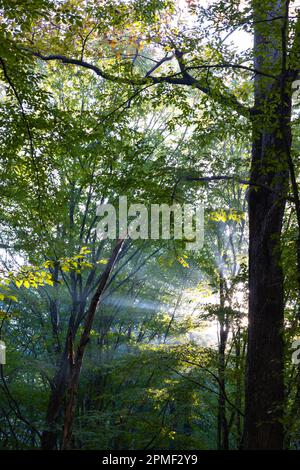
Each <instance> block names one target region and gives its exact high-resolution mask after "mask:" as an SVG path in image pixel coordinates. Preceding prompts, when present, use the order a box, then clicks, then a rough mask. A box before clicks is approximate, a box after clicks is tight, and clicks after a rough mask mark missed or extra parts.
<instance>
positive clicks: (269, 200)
mask: <svg viewBox="0 0 300 470" xmlns="http://www.w3.org/2000/svg"><path fill="white" fill-rule="evenodd" d="M253 5H254V20H255V21H256V26H255V44H254V54H255V62H254V63H255V67H258V68H259V69H260V70H267V71H268V72H269V73H272V74H273V75H275V76H276V77H277V78H275V79H272V78H266V77H263V76H262V75H257V76H256V78H255V106H254V110H255V116H254V120H253V148H252V172H251V182H252V184H257V185H258V186H257V188H253V189H251V191H250V195H249V239H250V243H249V327H248V354H247V380H246V410H245V440H244V447H245V448H247V449H282V448H283V399H284V381H283V321H284V303H283V273H282V268H281V263H280V235H281V230H282V222H283V215H284V208H285V197H286V192H287V185H288V171H287V151H288V149H289V148H290V145H291V137H290V112H291V110H290V108H291V84H290V81H289V79H288V75H287V74H286V70H285V54H286V50H285V47H284V44H285V39H286V34H287V31H286V27H287V26H286V25H287V21H286V19H285V13H286V9H285V7H286V6H287V5H286V2H284V1H275V0H274V1H270V2H269V4H268V11H266V10H267V7H266V6H265V4H264V3H263V4H260V2H258V1H257V0H255V1H253ZM274 16H277V17H278V16H281V18H280V19H278V20H277V21H270V19H271V18H274ZM260 20H263V21H264V23H261V22H260Z"/></svg>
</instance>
